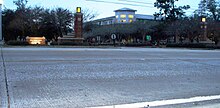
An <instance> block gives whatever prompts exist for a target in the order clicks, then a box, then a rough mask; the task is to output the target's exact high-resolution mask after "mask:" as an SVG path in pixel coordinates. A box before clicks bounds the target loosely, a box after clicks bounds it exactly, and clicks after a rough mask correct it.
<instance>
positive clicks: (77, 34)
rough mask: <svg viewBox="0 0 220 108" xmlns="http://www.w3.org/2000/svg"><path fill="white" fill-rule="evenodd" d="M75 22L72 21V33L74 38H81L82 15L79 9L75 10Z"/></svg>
mask: <svg viewBox="0 0 220 108" xmlns="http://www.w3.org/2000/svg"><path fill="white" fill-rule="evenodd" d="M74 16H75V20H74V32H75V37H76V38H82V32H83V27H82V26H83V14H82V12H81V7H77V8H76V13H75V15H74Z"/></svg>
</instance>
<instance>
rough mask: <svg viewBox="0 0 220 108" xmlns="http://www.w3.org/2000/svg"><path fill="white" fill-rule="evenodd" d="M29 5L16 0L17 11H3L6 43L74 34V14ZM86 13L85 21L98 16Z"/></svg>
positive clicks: (64, 10) (65, 10)
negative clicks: (37, 37)
mask: <svg viewBox="0 0 220 108" xmlns="http://www.w3.org/2000/svg"><path fill="white" fill-rule="evenodd" d="M27 3H28V1H27V0H16V1H14V4H15V5H16V6H17V9H15V10H12V9H5V10H3V35H4V39H5V41H6V42H7V41H9V40H16V39H17V38H18V37H20V38H22V37H23V38H24V37H26V36H45V37H46V38H47V39H48V40H51V39H57V37H59V36H61V37H62V36H63V35H65V34H67V33H69V32H73V26H74V24H73V21H74V12H71V11H70V10H68V9H64V8H60V7H58V8H55V9H46V8H43V7H40V6H35V7H30V6H28V5H27ZM84 12H85V17H84V21H86V20H91V19H93V18H94V17H95V16H96V14H93V13H92V12H89V11H88V10H86V11H84Z"/></svg>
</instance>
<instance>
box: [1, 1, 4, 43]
mask: <svg viewBox="0 0 220 108" xmlns="http://www.w3.org/2000/svg"><path fill="white" fill-rule="evenodd" d="M2 4H3V0H0V45H3V44H4V39H3V36H2Z"/></svg>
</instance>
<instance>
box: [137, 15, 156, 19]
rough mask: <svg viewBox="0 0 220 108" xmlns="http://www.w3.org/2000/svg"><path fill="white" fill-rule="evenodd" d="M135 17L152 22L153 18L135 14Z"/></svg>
mask: <svg viewBox="0 0 220 108" xmlns="http://www.w3.org/2000/svg"><path fill="white" fill-rule="evenodd" d="M135 17H136V18H137V19H143V20H154V16H153V15H143V14H135Z"/></svg>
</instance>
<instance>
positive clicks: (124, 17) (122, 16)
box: [92, 8, 159, 25]
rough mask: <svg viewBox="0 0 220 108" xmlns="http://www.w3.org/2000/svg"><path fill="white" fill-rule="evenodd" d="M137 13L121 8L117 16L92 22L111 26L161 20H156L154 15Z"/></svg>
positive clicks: (116, 13)
mask: <svg viewBox="0 0 220 108" xmlns="http://www.w3.org/2000/svg"><path fill="white" fill-rule="evenodd" d="M136 11H137V10H134V9H129V8H121V9H118V10H115V11H114V12H115V16H110V17H106V18H101V19H97V20H94V21H92V22H93V23H94V24H97V25H110V24H118V23H131V22H135V21H146V20H158V19H159V18H155V17H154V16H153V15H143V14H136V13H135V12H136Z"/></svg>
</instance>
